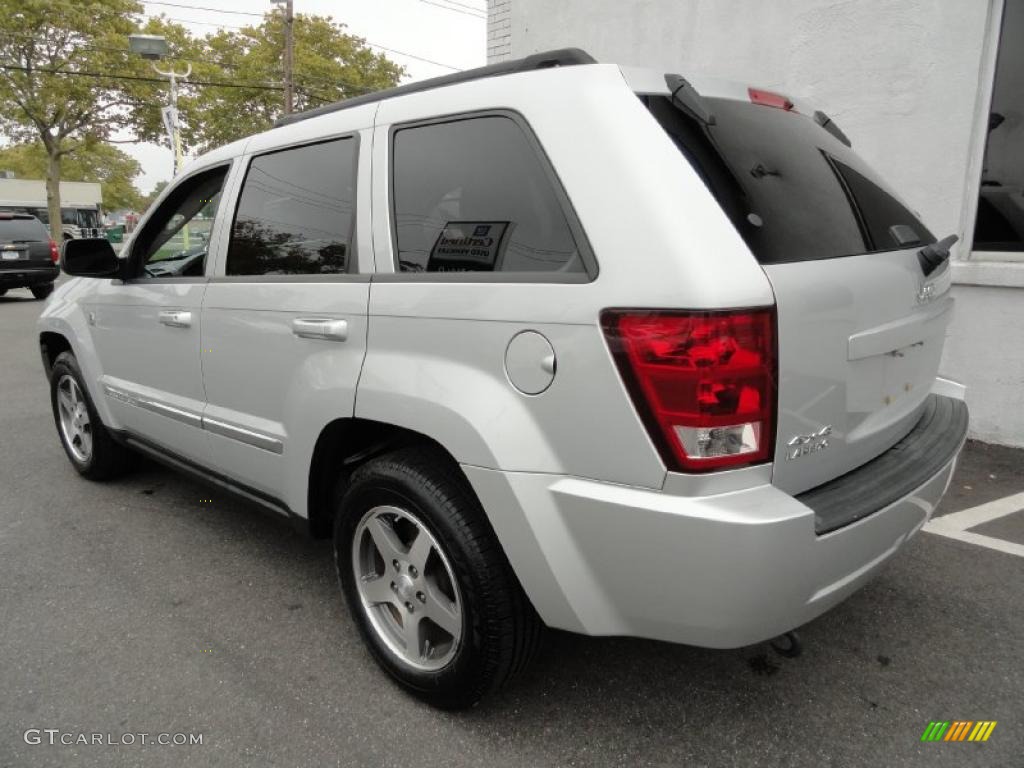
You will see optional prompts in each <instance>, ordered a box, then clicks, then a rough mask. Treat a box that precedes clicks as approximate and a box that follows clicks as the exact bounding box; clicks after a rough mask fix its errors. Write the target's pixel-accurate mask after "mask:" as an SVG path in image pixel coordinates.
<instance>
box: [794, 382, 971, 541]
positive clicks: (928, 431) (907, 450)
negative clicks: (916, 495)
mask: <svg viewBox="0 0 1024 768" xmlns="http://www.w3.org/2000/svg"><path fill="white" fill-rule="evenodd" d="M967 423H968V413H967V405H966V403H964V402H963V401H962V400H955V399H953V398H951V397H942V396H941V395H929V396H928V399H927V400H926V401H925V406H924V410H923V411H922V413H921V418H920V419H919V420H918V422H917V424H916V425H915V426H914V428H913V429H912V430H910V432H909V433H908V434H907V436H906V437H904V438H903V439H902V440H900V441H899V442H898V443H896V445H894V446H893V447H892V448H890V449H889V450H888V451H886V452H885V453H883V454H882V455H880V456H879V457H878V458H876V459H872V460H871V461H869V462H868V463H867V464H864V465H862V466H860V467H858V468H857V469H855V470H853V471H852V472H847V473H846V474H845V475H843V476H842V477H837V478H836V479H835V480H832V481H830V482H827V483H825V484H824V485H819V486H818V487H817V488H812V489H811V490H809V491H805V492H804V493H801V494H799V495H798V496H797V497H796V499H797V501H799V502H801V503H802V504H804V505H805V506H808V507H810V508H811V509H812V510H814V530H815V533H817V534H818V535H821V534H825V533H830V532H831V531H834V530H836V529H838V528H842V527H843V526H845V525H850V523H855V522H857V521H858V520H862V519H863V518H865V517H867V516H868V515H871V514H874V513H875V512H877V511H879V510H880V509H884V508H885V507H887V506H889V505H890V504H892V503H894V502H896V501H899V500H900V499H902V498H903V497H904V496H907V495H909V494H910V493H912V492H913V491H914V490H916V489H917V488H920V487H921V486H922V485H924V484H925V483H926V482H928V481H929V480H930V479H931V478H933V477H934V476H935V475H937V474H938V473H939V472H940V471H941V470H942V468H943V467H945V466H946V465H947V464H948V463H949V462H950V461H952V460H953V459H954V458H955V457H956V455H957V453H958V452H959V451H960V447H961V446H962V445H963V443H964V439H965V438H966V436H967Z"/></svg>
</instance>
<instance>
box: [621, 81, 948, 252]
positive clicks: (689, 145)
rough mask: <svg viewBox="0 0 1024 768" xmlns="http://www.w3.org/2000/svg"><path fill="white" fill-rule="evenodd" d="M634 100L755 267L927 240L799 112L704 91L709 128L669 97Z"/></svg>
mask: <svg viewBox="0 0 1024 768" xmlns="http://www.w3.org/2000/svg"><path fill="white" fill-rule="evenodd" d="M641 99H642V100H643V101H644V103H645V104H646V105H647V107H648V109H650V111H651V113H652V114H653V115H654V117H655V118H657V120H658V122H659V123H660V124H661V126H662V128H664V129H665V131H666V132H667V133H668V134H669V136H671V137H672V139H673V140H674V141H675V143H676V146H677V147H679V149H680V151H681V152H682V153H683V155H685V156H686V158H687V160H689V161H690V164H691V165H693V167H694V168H695V169H696V170H697V172H698V173H699V174H700V175H701V177H702V178H703V179H704V183H705V184H707V186H708V188H709V189H710V190H711V192H712V193H713V194H714V196H715V198H716V199H717V200H718V203H719V204H720V205H721V206H722V208H723V209H724V210H725V212H726V214H727V215H728V216H729V218H730V219H731V220H732V223H733V225H734V226H735V227H736V229H737V230H738V231H739V233H740V234H741V235H742V236H743V239H744V240H745V241H746V242H747V245H748V246H749V247H750V250H751V251H752V252H753V254H754V256H755V257H756V258H757V260H758V261H759V262H761V263H762V264H778V263H782V262H791V261H808V260H811V259H829V258H835V257H837V256H850V255H854V254H861V253H875V252H879V251H892V250H900V249H904V248H910V247H914V246H921V245H924V244H927V243H931V242H934V241H935V238H934V237H933V236H932V234H931V232H929V231H928V230H927V228H926V227H925V226H924V224H922V223H921V222H920V220H919V219H918V218H917V216H915V215H914V214H913V213H912V212H911V211H910V210H909V209H908V208H907V207H906V206H905V205H904V204H903V203H902V202H900V201H899V199H898V198H897V197H896V196H895V194H894V193H893V192H892V191H890V190H889V189H888V188H887V187H886V186H885V184H884V182H882V181H881V180H880V179H878V177H877V176H875V174H874V173H873V172H872V171H871V169H870V168H868V167H867V166H866V165H865V164H864V163H863V161H861V160H860V158H858V157H857V154H856V153H855V152H853V150H851V149H850V148H849V147H847V146H846V145H845V144H843V143H842V142H840V141H839V140H838V139H837V138H835V137H834V136H833V135H832V134H830V133H829V132H828V131H826V130H825V129H824V128H822V127H821V126H820V125H818V124H817V123H816V122H814V120H812V119H810V118H809V117H807V116H805V115H799V114H796V113H794V112H787V111H786V110H783V109H777V108H774V107H768V106H764V105H760V104H750V103H745V102H741V101H735V100H732V99H716V98H705V99H704V104H705V105H706V106H707V109H708V110H709V111H710V113H711V114H712V115H713V116H714V124H713V125H705V124H704V123H703V122H702V121H699V120H697V119H696V118H694V117H691V116H690V115H689V113H687V112H685V111H683V110H682V109H681V108H679V107H677V106H676V105H675V104H674V103H673V102H672V101H671V100H670V99H669V97H667V96H642V97H641Z"/></svg>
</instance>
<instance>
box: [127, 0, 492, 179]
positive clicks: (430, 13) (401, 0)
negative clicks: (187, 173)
mask: <svg viewBox="0 0 1024 768" xmlns="http://www.w3.org/2000/svg"><path fill="white" fill-rule="evenodd" d="M140 1H141V2H142V3H143V6H144V7H145V13H146V15H147V16H159V15H161V14H163V15H164V16H166V17H167V18H169V19H171V20H173V21H175V22H177V23H179V24H182V25H183V26H185V27H187V28H188V29H189V30H191V31H192V32H193V33H194V34H197V35H202V34H207V33H209V32H213V31H215V30H216V29H217V28H218V27H226V28H231V27H240V26H243V25H246V24H250V23H258V22H259V14H260V13H262V12H263V11H264V10H270V9H272V8H273V7H274V6H273V5H272V4H271V3H270V0H167V2H166V3H158V2H155V1H154V2H150V1H149V0H140ZM181 6H193V7H189V8H184V7H181ZM195 6H199V7H200V8H196V7H195ZM213 8H216V9H217V10H208V9H213ZM294 8H295V13H308V14H315V15H318V16H331V17H332V18H333V19H334V21H335V22H340V23H342V24H344V25H346V32H349V33H350V34H354V35H358V36H359V37H362V38H365V39H366V41H367V43H372V44H375V45H376V46H377V47H374V50H375V51H378V52H381V53H384V54H386V55H387V56H388V58H390V59H391V60H392V61H395V62H397V63H398V64H402V65H403V66H405V68H406V72H407V74H406V77H405V79H404V80H403V82H412V81H414V80H423V79H425V78H428V77H436V76H437V75H444V74H448V73H450V72H454V71H456V70H457V69H470V68H472V67H479V66H483V65H484V64H486V63H487V62H486V58H487V53H486V52H487V22H486V18H485V17H486V2H485V0H344V1H342V2H339V0H294ZM250 14H255V15H250ZM381 46H383V47H386V48H390V49H392V50H391V51H385V50H383V48H382V47H381ZM395 51H403V52H405V53H407V54H411V55H412V56H416V57H419V58H412V57H411V56H406V55H401V54H399V53H395ZM422 59H430V60H431V61H433V62H437V63H428V62H426V61H422ZM441 65H447V66H441ZM120 148H121V149H122V150H124V151H125V152H127V153H128V154H130V155H131V156H132V157H134V158H135V159H136V160H138V161H139V163H140V165H142V169H143V172H142V175H141V176H139V177H137V178H136V180H135V183H136V186H138V188H139V189H140V190H141V191H142V192H144V193H145V192H149V191H150V190H151V189H152V188H153V186H154V185H155V184H156V183H157V182H158V181H166V180H169V179H170V178H171V175H172V169H173V159H172V155H171V151H170V150H169V149H166V148H164V147H160V146H158V145H156V144H145V143H138V144H122V145H120Z"/></svg>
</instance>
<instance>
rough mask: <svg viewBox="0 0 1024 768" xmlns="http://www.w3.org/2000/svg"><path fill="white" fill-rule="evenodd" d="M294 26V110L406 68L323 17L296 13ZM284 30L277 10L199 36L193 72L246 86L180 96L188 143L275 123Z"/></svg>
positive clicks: (217, 141) (393, 79)
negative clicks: (243, 24)
mask: <svg viewBox="0 0 1024 768" xmlns="http://www.w3.org/2000/svg"><path fill="white" fill-rule="evenodd" d="M292 30H293V36H294V51H295V55H294V63H293V82H294V84H295V88H294V91H295V109H296V111H301V110H304V109H310V108H312V107H316V106H320V105H321V104H327V103H330V102H332V101H338V100H340V99H346V98H349V97H352V96H358V95H360V94H364V93H369V92H371V91H376V90H380V89H382V88H389V87H391V86H393V85H396V84H397V83H398V81H399V79H400V78H401V77H402V75H403V74H404V73H405V69H404V68H403V67H401V66H399V65H397V64H395V63H394V62H392V61H391V60H389V59H388V58H387V57H385V56H383V55H382V54H377V53H374V52H373V51H372V50H371V49H370V48H369V47H368V46H367V45H366V44H365V42H364V41H363V40H362V39H361V38H358V37H356V36H354V35H350V34H347V33H346V32H345V31H344V27H343V26H342V25H338V24H336V23H335V22H334V21H333V20H332V19H331V17H329V16H312V15H305V14H297V15H296V16H295V19H294V22H293V26H292ZM284 34H285V33H284V16H283V14H282V12H281V11H280V10H277V11H274V12H272V13H268V14H266V15H265V16H264V17H263V21H262V22H261V23H260V24H258V25H255V26H248V27H245V28H243V29H241V30H221V31H218V32H215V33H213V34H211V35H208V36H207V37H206V38H205V39H204V40H203V41H202V48H203V56H202V59H199V60H196V61H195V63H194V67H195V72H196V74H197V77H196V79H207V80H217V81H222V82H231V83H237V84H242V85H249V87H227V86H225V87H217V86H206V87H201V88H196V89H191V92H190V93H189V95H188V97H187V98H184V99H182V106H183V113H184V116H185V118H186V126H185V129H184V138H185V142H186V145H187V146H188V147H190V148H193V149H200V150H204V149H209V148H212V147H215V146H219V145H221V144H225V143H227V142H230V141H234V140H235V139H239V138H242V137H244V136H247V135H249V134H251V133H253V132H254V131H260V130H265V129H267V128H270V127H271V126H272V125H273V122H274V120H276V119H277V118H278V117H279V116H280V115H281V113H282V111H283V103H284V96H283V91H282V84H283V82H284V73H283V71H282V63H281V62H282V51H283V47H284ZM268 84H270V85H271V86H272V87H266V86H267V85H268ZM260 86H262V87H260ZM242 116H244V119H240V117H242Z"/></svg>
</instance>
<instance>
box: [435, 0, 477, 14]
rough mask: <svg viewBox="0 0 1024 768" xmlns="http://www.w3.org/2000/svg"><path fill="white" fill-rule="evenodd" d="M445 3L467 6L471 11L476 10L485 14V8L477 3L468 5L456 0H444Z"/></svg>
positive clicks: (461, 6)
mask: <svg viewBox="0 0 1024 768" xmlns="http://www.w3.org/2000/svg"><path fill="white" fill-rule="evenodd" d="M444 2H445V3H446V4H447V5H457V6H459V7H460V8H468V9H469V10H471V11H477V12H478V13H482V14H485V15H486V14H487V9H486V8H481V7H480V6H478V5H469V4H467V3H460V2H459V1H458V0H444Z"/></svg>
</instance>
